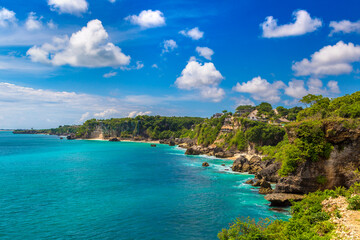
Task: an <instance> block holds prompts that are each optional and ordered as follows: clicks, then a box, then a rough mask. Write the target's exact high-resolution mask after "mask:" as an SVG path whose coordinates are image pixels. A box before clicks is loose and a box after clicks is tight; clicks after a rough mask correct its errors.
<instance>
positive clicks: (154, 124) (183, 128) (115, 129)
mask: <svg viewBox="0 0 360 240" xmlns="http://www.w3.org/2000/svg"><path fill="white" fill-rule="evenodd" d="M203 121H204V119H203V118H198V117H161V116H137V117H136V118H112V119H105V120H96V119H91V120H88V121H86V122H85V123H84V124H83V125H82V126H81V127H80V128H79V129H78V131H77V133H76V135H77V137H87V136H89V135H90V134H91V133H92V132H93V131H94V130H95V129H96V128H97V127H101V128H102V129H103V131H104V135H105V137H108V136H118V137H123V138H130V137H140V138H151V139H168V138H171V137H173V138H178V137H180V136H182V135H186V134H187V132H188V130H189V129H191V128H192V127H193V126H195V125H196V124H199V123H201V122H203Z"/></svg>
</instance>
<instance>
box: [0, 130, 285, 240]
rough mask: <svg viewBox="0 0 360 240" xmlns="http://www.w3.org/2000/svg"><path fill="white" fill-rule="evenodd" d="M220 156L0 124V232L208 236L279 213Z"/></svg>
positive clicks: (18, 235) (7, 235)
mask: <svg viewBox="0 0 360 240" xmlns="http://www.w3.org/2000/svg"><path fill="white" fill-rule="evenodd" d="M205 160H206V161H208V162H209V163H210V167H208V168H203V167H201V164H202V162H203V161H205ZM223 163H225V164H226V166H225V167H223V166H221V164H223ZM230 165H231V161H226V160H220V159H210V158H206V157H201V156H200V157H199V156H196V157H195V156H185V155H184V151H183V150H181V149H178V148H177V147H169V146H165V145H157V147H156V148H151V147H150V144H147V143H128V142H105V141H104V142H102V141H86V140H81V141H80V140H74V141H68V140H60V139H59V138H58V137H56V136H43V135H14V134H12V133H10V132H0V238H1V239H171V240H178V239H217V238H216V235H217V233H218V232H219V231H220V230H221V229H222V228H224V227H228V224H229V223H230V222H231V221H233V220H234V219H235V218H236V217H241V216H250V217H252V218H260V217H278V218H287V216H286V215H284V214H281V213H275V212H273V211H270V210H269V207H268V202H267V201H266V200H265V199H264V198H263V196H262V195H259V194H257V192H256V190H255V189H252V187H251V186H249V185H246V184H244V182H245V181H246V180H247V179H249V178H252V175H244V174H235V173H231V172H228V171H225V169H229V166H230Z"/></svg>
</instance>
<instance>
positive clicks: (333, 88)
mask: <svg viewBox="0 0 360 240" xmlns="http://www.w3.org/2000/svg"><path fill="white" fill-rule="evenodd" d="M327 87H328V89H329V91H330V92H331V93H340V89H339V85H338V82H336V81H329V82H328V83H327Z"/></svg>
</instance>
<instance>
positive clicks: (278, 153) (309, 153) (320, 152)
mask: <svg viewBox="0 0 360 240" xmlns="http://www.w3.org/2000/svg"><path fill="white" fill-rule="evenodd" d="M286 129H287V131H288V132H293V134H294V135H295V136H296V138H295V139H294V140H293V142H289V140H288V139H285V140H283V141H282V142H280V143H279V144H278V145H277V146H275V147H265V148H260V150H261V151H262V152H263V153H264V154H267V155H268V157H269V158H276V160H277V161H281V162H282V166H281V169H280V171H279V174H280V175H281V176H287V175H288V174H289V173H292V172H294V171H295V170H296V168H297V167H298V165H299V164H300V163H301V162H305V161H307V160H308V161H313V162H316V161H319V160H321V159H327V158H328V157H329V156H330V153H331V151H332V149H333V146H332V145H331V144H330V143H329V142H327V140H326V138H325V130H324V127H323V123H322V122H321V121H303V122H300V123H293V124H289V125H287V126H286Z"/></svg>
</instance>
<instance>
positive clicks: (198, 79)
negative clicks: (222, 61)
mask: <svg viewBox="0 0 360 240" xmlns="http://www.w3.org/2000/svg"><path fill="white" fill-rule="evenodd" d="M223 79H224V77H223V76H222V75H221V73H220V72H219V71H218V70H216V68H215V65H214V64H213V63H211V62H209V63H204V64H201V63H199V62H197V61H196V60H194V59H193V58H190V61H189V62H188V64H187V65H186V67H185V68H184V69H183V70H182V72H181V76H180V77H178V78H177V79H176V81H175V85H176V86H177V87H178V88H180V89H185V90H194V89H196V90H200V94H201V96H202V97H203V98H204V99H208V100H211V101H214V102H219V101H220V100H221V99H222V98H223V97H224V95H225V91H224V90H223V89H221V88H218V85H219V84H220V83H221V81H222V80H223Z"/></svg>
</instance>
